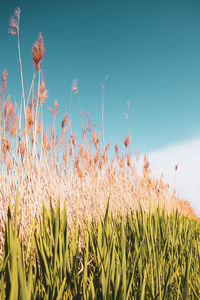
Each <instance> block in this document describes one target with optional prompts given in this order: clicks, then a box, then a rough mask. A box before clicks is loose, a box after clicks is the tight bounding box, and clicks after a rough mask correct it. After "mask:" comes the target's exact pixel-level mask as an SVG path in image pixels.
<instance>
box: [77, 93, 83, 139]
mask: <svg viewBox="0 0 200 300" xmlns="http://www.w3.org/2000/svg"><path fill="white" fill-rule="evenodd" d="M77 99H78V107H79V113H80V118H81V127H82V134H83V119H82V114H81V105H80V100H79V95H78V94H77Z"/></svg>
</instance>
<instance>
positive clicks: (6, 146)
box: [3, 138, 11, 153]
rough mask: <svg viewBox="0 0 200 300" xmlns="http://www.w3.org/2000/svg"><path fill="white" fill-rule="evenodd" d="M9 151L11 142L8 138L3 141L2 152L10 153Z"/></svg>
mask: <svg viewBox="0 0 200 300" xmlns="http://www.w3.org/2000/svg"><path fill="white" fill-rule="evenodd" d="M10 150H11V142H10V140H9V139H8V138H4V139H3V152H4V153H5V152H7V151H8V152H10Z"/></svg>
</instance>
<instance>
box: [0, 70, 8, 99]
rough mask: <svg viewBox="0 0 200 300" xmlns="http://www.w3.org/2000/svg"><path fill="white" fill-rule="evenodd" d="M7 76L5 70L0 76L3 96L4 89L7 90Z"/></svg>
mask: <svg viewBox="0 0 200 300" xmlns="http://www.w3.org/2000/svg"><path fill="white" fill-rule="evenodd" d="M7 76H8V73H7V70H6V69H5V70H3V72H2V75H1V82H2V90H3V93H4V94H5V92H6V88H7Z"/></svg>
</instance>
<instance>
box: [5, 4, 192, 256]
mask: <svg viewBox="0 0 200 300" xmlns="http://www.w3.org/2000/svg"><path fill="white" fill-rule="evenodd" d="M19 29H20V9H19V8H17V9H16V10H15V12H14V16H13V17H12V18H11V19H10V33H11V34H12V35H13V36H14V37H17V46H18V54H19V65H20V78H21V90H22V94H21V105H20V107H21V109H20V110H19V111H18V109H17V104H16V103H13V102H12V97H11V96H9V95H7V70H3V71H2V77H1V90H0V161H1V166H0V168H1V170H0V171H1V176H0V255H2V249H3V243H4V231H5V227H4V225H5V223H6V212H7V209H8V203H9V201H10V205H11V211H12V213H13V212H14V205H15V198H16V195H18V203H19V204H18V205H19V207H18V216H19V218H20V220H21V222H20V224H21V230H20V234H21V237H22V238H23V237H24V238H25V237H26V236H27V232H29V231H32V230H33V229H32V228H33V224H37V223H38V220H39V218H40V216H41V213H42V210H43V204H44V205H45V206H46V207H48V206H49V200H50V199H51V203H52V207H53V208H55V207H56V205H57V201H58V199H59V201H60V204H61V207H63V205H64V202H65V201H66V211H67V215H68V222H69V224H74V222H75V218H76V215H77V214H78V220H79V222H80V223H81V222H82V221H83V220H85V219H87V218H88V217H93V218H98V216H99V214H100V215H101V216H103V215H104V213H105V206H106V203H107V201H108V199H109V209H110V211H112V214H113V216H115V215H117V214H118V212H119V211H123V213H124V215H126V213H127V212H130V213H131V212H134V211H136V210H137V209H138V208H139V206H141V207H142V209H143V210H144V211H148V210H149V207H150V206H151V209H152V211H154V210H155V209H156V207H158V206H159V207H160V208H161V209H165V211H166V212H167V213H172V212H174V211H176V210H178V211H179V212H181V213H182V214H187V215H190V216H193V217H195V215H194V212H193V210H192V208H191V207H190V205H189V203H187V202H184V201H181V199H179V197H178V196H177V195H176V191H175V190H173V191H172V190H171V189H170V186H169V185H168V184H166V183H164V180H163V177H160V178H155V177H154V176H153V175H152V173H151V168H150V165H149V161H148V157H147V156H146V155H145V156H144V157H142V158H140V161H141V159H142V161H143V170H142V173H139V172H138V170H137V164H138V163H137V162H138V160H139V158H137V157H136V156H135V158H134V157H133V155H132V151H131V136H130V135H127V136H126V137H125V140H124V145H123V147H124V151H119V146H118V145H115V150H114V152H113V153H111V151H110V152H109V147H110V143H109V144H107V145H104V133H103V132H104V130H103V104H104V93H103V102H102V124H101V125H102V132H96V130H95V129H93V128H92V126H91V123H90V120H89V116H88V114H87V113H86V114H85V119H84V118H83V115H82V112H81V107H80V100H79V91H78V87H77V82H76V80H75V81H74V83H73V85H72V95H73V96H74V97H75V98H77V103H78V105H79V112H80V118H81V125H82V140H81V141H78V140H77V137H76V133H75V132H73V130H72V120H71V119H70V112H66V114H65V115H64V117H63V120H62V122H61V124H60V132H58V131H59V128H58V127H56V126H55V121H56V118H57V114H58V111H59V107H58V102H57V101H55V102H54V106H53V107H48V103H47V102H48V99H47V98H48V93H47V88H46V84H45V80H44V76H43V71H42V68H41V62H42V60H43V57H44V55H45V47H44V40H43V37H42V35H41V34H39V36H38V40H37V41H36V42H35V44H34V46H33V48H32V59H33V65H34V73H33V78H32V82H31V83H30V88H29V92H28V95H27V97H26V96H25V93H24V84H23V71H22V59H21V52H20V38H19ZM32 95H34V97H32ZM44 109H49V110H50V111H51V113H52V120H53V126H52V128H51V129H50V130H49V131H47V132H46V131H45V130H44V124H43V110H44ZM84 121H85V122H84ZM57 133H58V136H56V135H57Z"/></svg>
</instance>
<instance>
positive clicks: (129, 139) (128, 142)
mask: <svg viewBox="0 0 200 300" xmlns="http://www.w3.org/2000/svg"><path fill="white" fill-rule="evenodd" d="M130 142H131V138H130V136H129V135H127V136H126V138H125V140H124V145H125V147H126V148H128V145H129V144H130Z"/></svg>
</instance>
